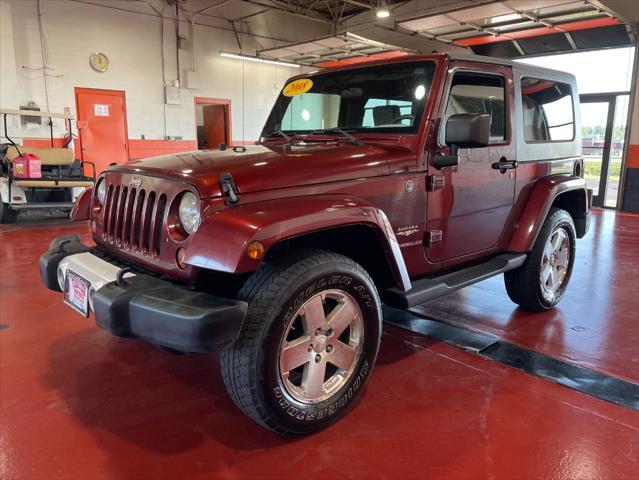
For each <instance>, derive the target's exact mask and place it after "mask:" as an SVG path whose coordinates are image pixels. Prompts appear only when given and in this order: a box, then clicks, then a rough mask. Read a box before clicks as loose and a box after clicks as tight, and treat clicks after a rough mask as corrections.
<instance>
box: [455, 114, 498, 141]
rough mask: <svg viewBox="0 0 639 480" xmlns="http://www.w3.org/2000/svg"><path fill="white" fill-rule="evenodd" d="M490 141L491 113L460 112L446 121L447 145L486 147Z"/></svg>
mask: <svg viewBox="0 0 639 480" xmlns="http://www.w3.org/2000/svg"><path fill="white" fill-rule="evenodd" d="M489 142H490V114H489V113H458V114H456V115H451V116H450V117H449V118H448V121H447V122H446V145H449V146H451V147H452V146H455V147H457V148H478V147H485V146H487V145H488V143H489Z"/></svg>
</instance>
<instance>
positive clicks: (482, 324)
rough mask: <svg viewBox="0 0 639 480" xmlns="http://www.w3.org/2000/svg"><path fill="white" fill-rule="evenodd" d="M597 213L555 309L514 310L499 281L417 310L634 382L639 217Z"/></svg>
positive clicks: (637, 375)
mask: <svg viewBox="0 0 639 480" xmlns="http://www.w3.org/2000/svg"><path fill="white" fill-rule="evenodd" d="M594 212H595V215H593V217H594V218H593V225H592V227H591V230H590V232H589V233H588V235H586V237H584V238H583V239H581V240H578V241H577V254H576V260H575V267H574V270H573V274H572V278H571V280H570V285H569V287H568V290H567V291H566V294H565V296H564V298H563V299H562V300H561V302H560V303H559V305H558V307H557V308H556V309H554V310H552V311H550V312H545V313H531V312H526V311H524V310H520V309H518V308H514V307H515V305H514V304H513V303H511V302H510V301H509V300H508V296H507V295H506V289H505V287H504V282H503V277H502V276H498V277H494V278H492V279H490V280H488V281H485V282H481V283H478V284H476V285H473V286H471V287H468V288H466V289H463V290H459V291H458V292H456V293H453V294H451V295H448V296H446V297H441V298H439V299H437V300H434V301H432V302H430V303H427V304H424V305H421V306H419V307H417V308H416V309H415V311H416V312H419V313H420V314H423V315H426V316H428V317H430V318H434V319H437V320H442V321H446V322H449V323H453V324H456V325H461V326H464V327H466V328H471V329H474V330H479V331H482V332H489V333H492V334H495V335H497V336H499V337H501V338H503V339H504V340H506V341H509V342H512V343H515V344H517V345H521V346H523V347H526V348H530V349H533V350H536V351H538V352H541V353H545V354H547V355H550V356H553V357H556V358H561V359H565V360H567V361H569V362H571V363H576V364H578V365H581V366H584V367H587V368H591V369H593V370H598V371H600V372H603V373H607V374H610V375H613V376H616V377H619V378H622V379H625V380H628V381H631V382H634V383H639V347H638V345H639V321H637V319H639V257H638V256H637V255H638V252H639V215H628V214H615V213H614V212H612V211H601V210H595V211H594Z"/></svg>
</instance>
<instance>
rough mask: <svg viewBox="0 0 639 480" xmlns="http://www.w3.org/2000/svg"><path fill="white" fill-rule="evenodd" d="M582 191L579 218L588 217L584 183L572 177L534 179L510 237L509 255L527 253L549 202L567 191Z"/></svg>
mask: <svg viewBox="0 0 639 480" xmlns="http://www.w3.org/2000/svg"><path fill="white" fill-rule="evenodd" d="M579 190H581V191H582V192H583V195H584V198H583V203H582V205H583V206H584V207H583V216H584V217H585V216H586V215H587V214H588V208H589V206H588V190H587V187H586V181H585V180H584V179H583V178H581V177H577V176H574V175H561V174H557V175H550V176H548V177H545V178H542V179H540V180H538V181H537V182H536V183H535V185H534V186H533V188H532V192H531V193H530V196H529V197H528V200H527V201H526V205H525V207H524V209H523V211H522V212H521V215H520V217H519V221H518V222H517V225H516V227H515V230H514V232H513V234H512V236H511V237H510V241H509V243H508V248H507V250H508V251H509V252H529V251H530V250H532V248H533V245H534V244H535V240H537V236H538V235H539V231H540V230H541V226H542V225H543V223H544V220H545V218H546V217H547V216H548V212H549V211H550V208H551V207H552V205H553V202H554V201H555V199H557V197H559V196H560V195H562V194H564V193H566V192H570V191H579Z"/></svg>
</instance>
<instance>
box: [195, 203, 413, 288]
mask: <svg viewBox="0 0 639 480" xmlns="http://www.w3.org/2000/svg"><path fill="white" fill-rule="evenodd" d="M351 225H365V226H369V227H371V228H373V230H374V231H375V233H376V234H377V236H378V238H379V239H380V242H381V243H382V246H383V248H384V250H385V252H386V254H387V258H388V260H389V262H390V264H391V265H390V266H391V268H392V271H393V274H394V276H395V280H396V283H397V285H398V286H399V287H400V288H402V289H403V290H404V291H408V290H410V288H411V283H410V278H409V276H408V271H407V269H406V264H405V263H404V257H403V256H402V253H401V251H400V249H399V243H398V242H397V239H396V238H395V234H394V233H393V228H392V227H391V225H390V223H389V221H388V218H387V217H386V215H385V214H384V212H383V211H382V210H380V209H379V208H377V207H375V206H374V205H371V204H370V203H368V202H366V201H365V200H363V199H361V198H357V197H352V196H348V195H343V194H327V195H313V196H304V197H295V198H283V199H275V200H267V201H263V202H255V203H247V204H245V205H239V206H236V207H232V208H228V209H224V210H220V211H217V212H212V213H210V214H208V215H207V214H206V211H205V212H204V218H203V219H202V221H201V223H200V226H199V227H198V230H197V232H195V234H193V237H192V238H191V240H190V241H189V242H188V247H187V251H186V256H185V259H184V260H185V262H186V263H187V264H189V265H193V266H197V267H200V268H205V269H208V270H215V271H220V272H227V273H248V272H252V271H255V270H256V269H257V268H258V267H259V265H260V263H261V259H260V260H252V259H250V258H249V257H248V255H246V248H247V246H248V244H249V243H250V242H253V241H259V242H261V243H262V244H263V245H264V247H265V250H266V254H268V250H269V249H270V248H271V247H272V246H273V245H275V244H276V243H278V242H281V241H283V240H287V239H291V238H294V237H298V236H301V235H304V234H306V233H312V232H316V231H320V230H325V229H330V228H336V227H342V226H351ZM266 254H265V256H266Z"/></svg>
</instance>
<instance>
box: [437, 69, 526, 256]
mask: <svg viewBox="0 0 639 480" xmlns="http://www.w3.org/2000/svg"><path fill="white" fill-rule="evenodd" d="M512 85H513V83H512V72H511V71H510V69H508V68H507V67H499V66H491V73H486V72H479V71H476V70H472V69H468V70H466V69H464V68H463V67H461V66H460V67H457V68H454V69H453V70H452V72H451V74H450V75H449V79H448V90H447V91H448V94H447V97H446V98H445V101H444V102H443V105H442V108H441V112H440V118H441V123H440V129H439V136H438V138H439V144H440V145H441V146H442V150H444V147H443V145H444V138H445V128H446V120H447V119H448V118H449V117H450V116H451V115H454V114H459V113H489V114H490V115H491V128H490V144H489V146H488V147H485V148H464V149H460V150H459V165H457V166H454V167H444V168H442V169H441V170H439V171H438V170H436V169H435V168H434V167H432V166H429V172H428V173H429V177H430V180H431V184H433V185H437V187H436V188H434V189H432V190H433V191H429V193H428V222H427V225H428V226H427V237H426V242H425V246H426V255H427V257H428V259H429V260H430V261H431V262H447V261H449V260H450V261H459V260H463V257H464V256H468V255H473V254H478V253H480V252H485V251H489V250H490V249H493V248H495V247H497V245H498V243H499V240H500V238H501V237H502V235H503V233H504V227H505V225H506V224H507V223H508V222H507V220H508V216H509V215H510V211H511V209H512V206H513V198H514V192H515V171H516V170H515V168H507V169H503V168H498V166H499V165H497V164H498V163H500V165H505V164H508V162H513V163H512V164H511V165H512V166H513V167H515V166H516V162H515V161H516V146H515V141H514V139H513V135H512V129H511V126H510V125H511V123H510V122H511V118H512V114H513V113H512V107H511V106H512V105H513V99H514V93H513V88H512ZM438 176H439V179H438V181H433V180H432V179H433V178H438ZM442 177H443V178H442ZM442 180H443V187H442V188H440V186H441V185H442ZM444 266H445V265H444Z"/></svg>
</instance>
